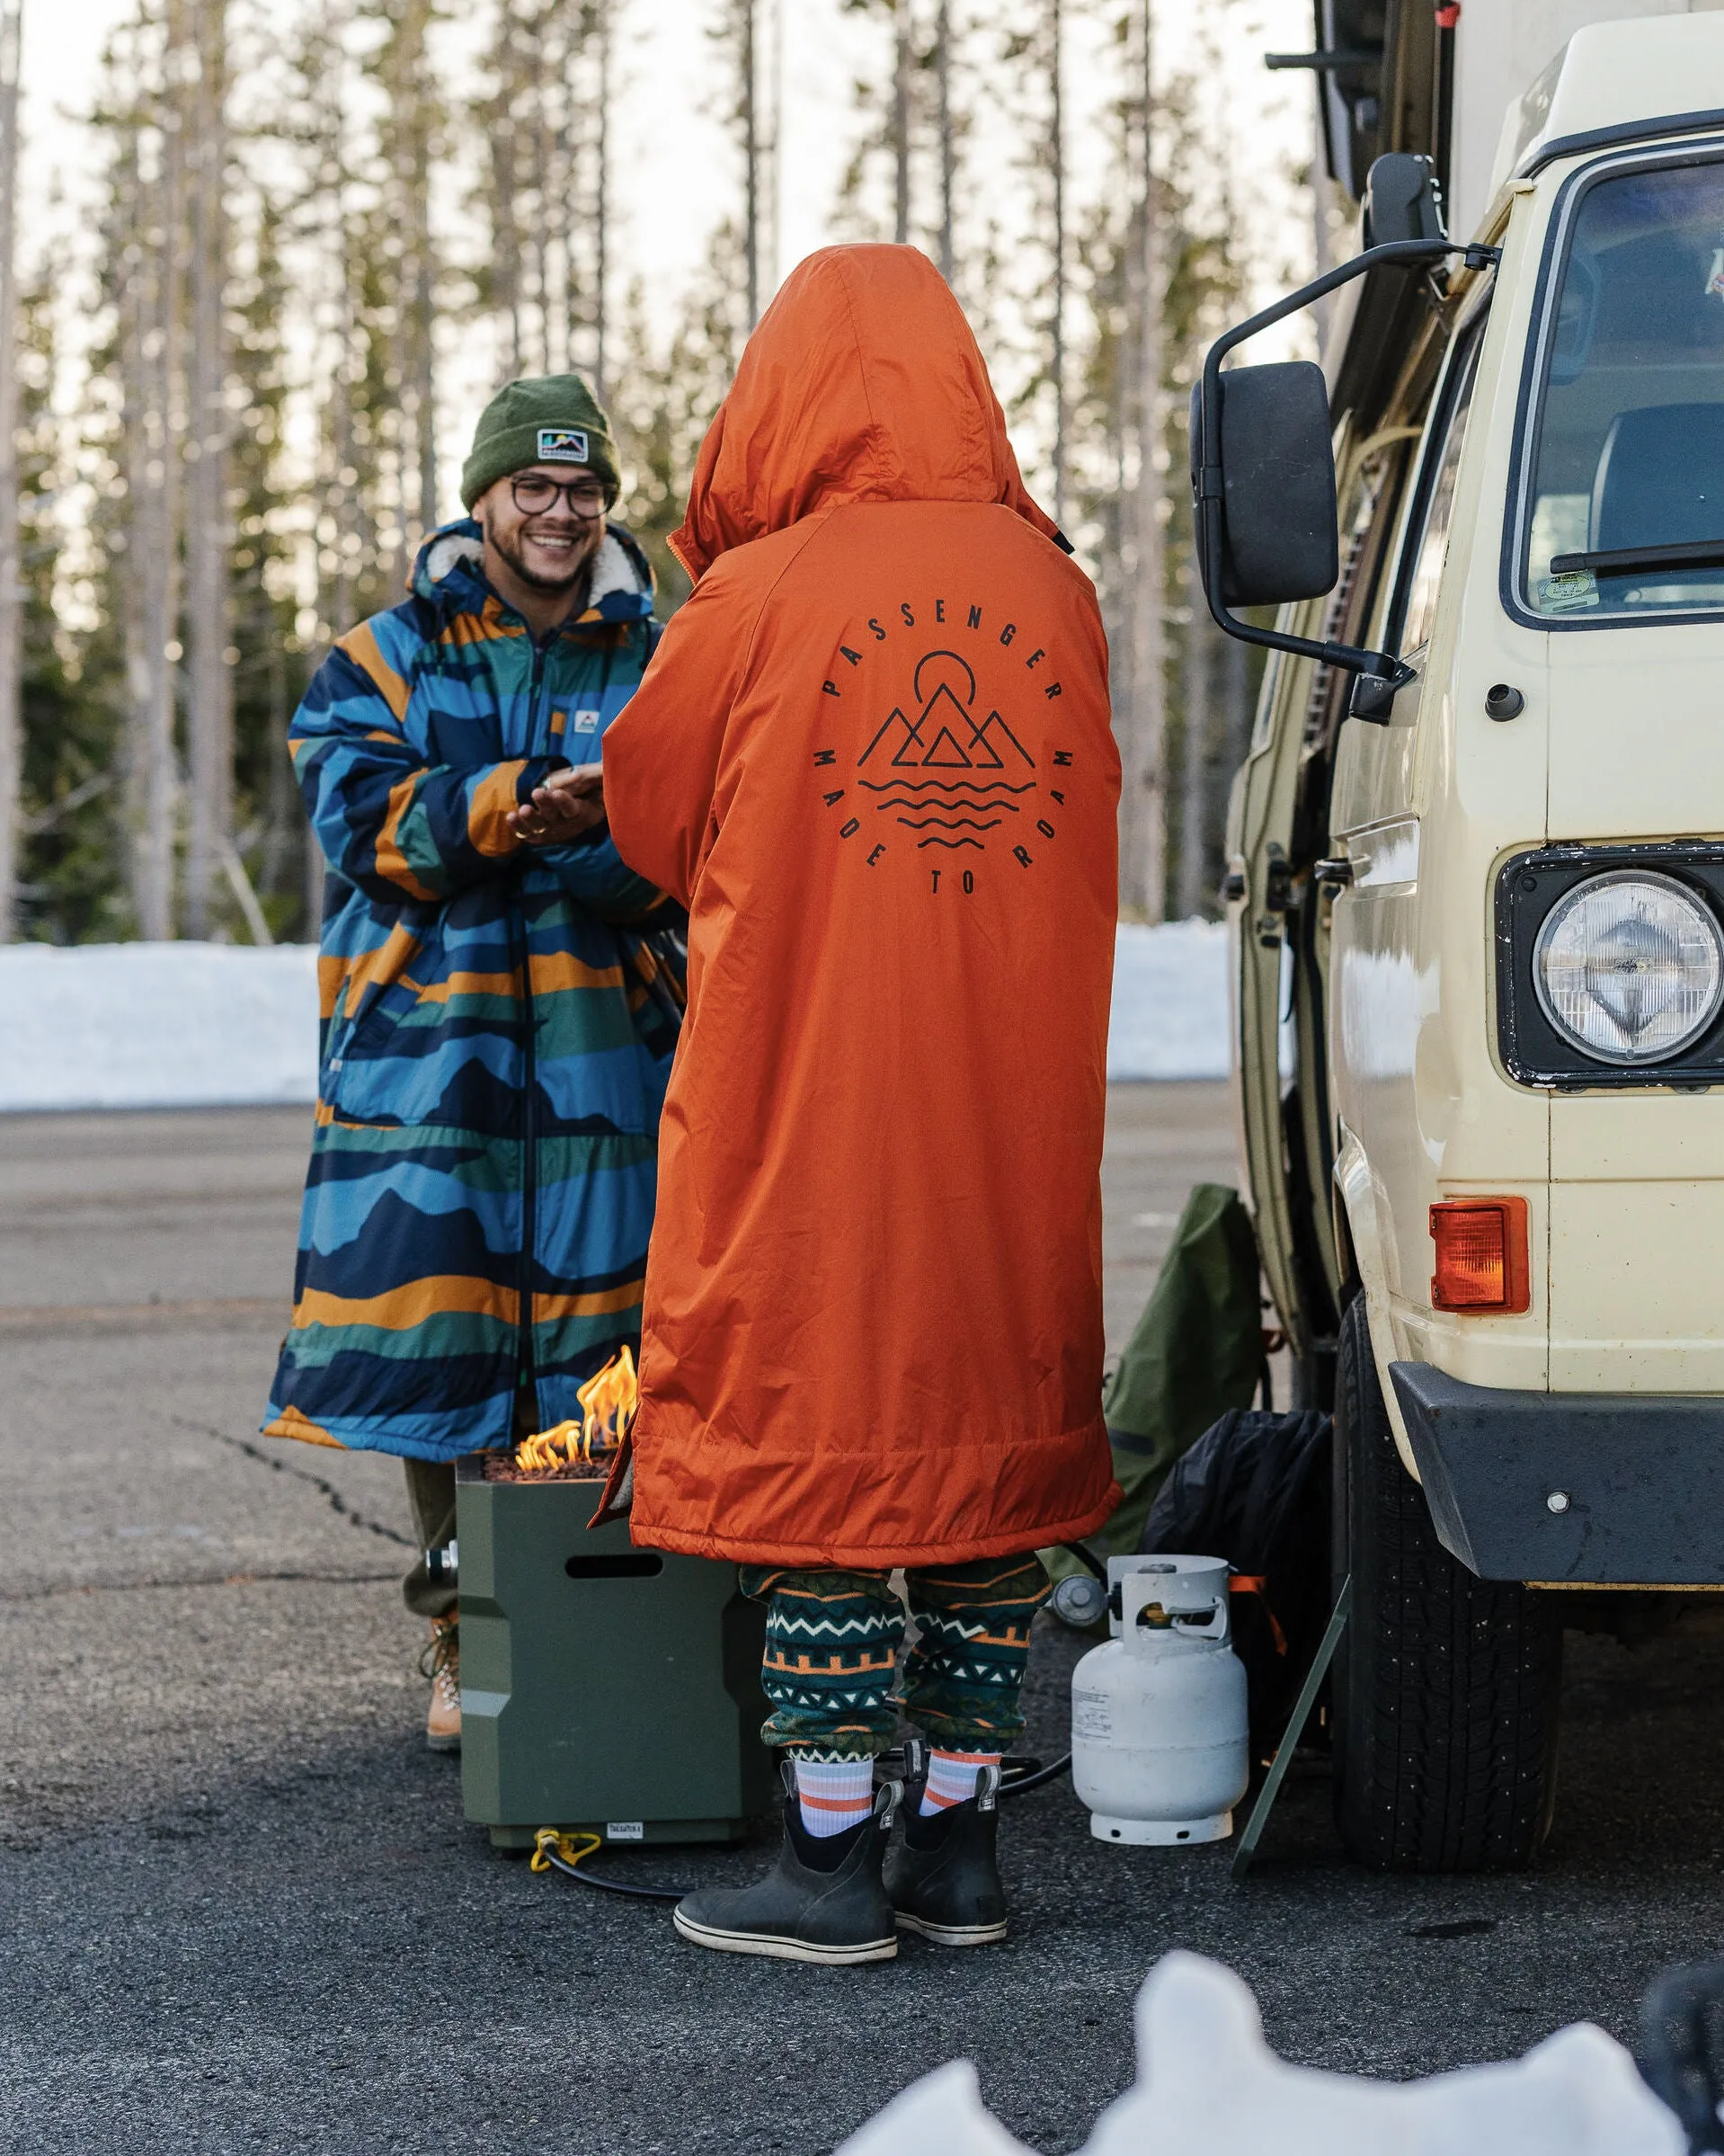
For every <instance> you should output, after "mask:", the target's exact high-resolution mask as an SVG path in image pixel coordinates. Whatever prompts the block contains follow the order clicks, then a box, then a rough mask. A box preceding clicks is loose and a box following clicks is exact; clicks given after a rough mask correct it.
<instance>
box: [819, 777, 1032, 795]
mask: <svg viewBox="0 0 1724 2156" xmlns="http://www.w3.org/2000/svg"><path fill="white" fill-rule="evenodd" d="M857 784H858V786H865V787H866V788H867V789H868V791H869V792H870V793H871V794H889V793H890V792H891V791H892V790H893V788H894V787H896V788H899V789H900V790H902V788H904V787H906V786H911V785H913V786H914V787H915V788H916V790H917V791H918V792H919V793H920V791H921V789H922V788H923V787H925V786H937V787H938V788H940V789H941V791H942V792H944V793H948V794H949V793H951V792H952V791H953V790H954V789H955V788H957V787H960V786H967V787H969V788H971V789H972V791H973V792H975V793H978V794H991V793H996V792H998V793H1004V794H1033V793H1034V792H1035V780H1034V779H1030V780H1026V781H1025V783H1024V784H1023V785H1022V786H1014V785H1012V784H1011V782H1010V780H1006V779H990V780H987V781H986V782H985V783H984V782H983V781H982V780H980V779H916V780H910V779H885V780H873V779H858V780H857Z"/></svg>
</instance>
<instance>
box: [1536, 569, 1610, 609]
mask: <svg viewBox="0 0 1724 2156" xmlns="http://www.w3.org/2000/svg"><path fill="white" fill-rule="evenodd" d="M1539 604H1540V606H1542V608H1543V610H1544V611H1545V612H1546V613H1547V614H1573V613H1577V612H1578V611H1579V610H1580V609H1581V608H1582V607H1583V606H1596V605H1597V604H1598V579H1597V578H1596V577H1595V575H1593V573H1592V571H1591V570H1590V569H1570V570H1568V573H1567V574H1566V575H1562V576H1542V577H1541V578H1540V579H1539Z"/></svg>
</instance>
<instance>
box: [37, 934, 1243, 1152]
mask: <svg viewBox="0 0 1724 2156" xmlns="http://www.w3.org/2000/svg"><path fill="white" fill-rule="evenodd" d="M1226 948H1227V939H1226V935H1225V932H1224V931H1222V929H1220V928H1217V927H1214V926H1212V925H1211V924H1210V923H1209V922H1201V921H1185V922H1177V923H1173V924H1170V925H1169V926H1168V927H1165V928H1153V929H1151V928H1122V929H1121V930H1120V931H1119V951H1118V958H1117V962H1116V967H1115V976H1114V1011H1113V1024H1112V1028H1111V1030H1110V1033H1109V1038H1108V1044H1107V1075H1108V1076H1109V1077H1110V1078H1221V1077H1224V1076H1225V1075H1226V1074H1227V1034H1228V1020H1227V980H1226V956H1225V954H1226ZM316 1085H317V954H316V952H315V949H312V947H311V946H310V945H309V944H297V943H296V944H281V945H279V946H278V947H277V948H276V949H273V950H253V949H246V948H243V947H241V948H235V946H233V945H229V944H219V943H101V944H84V945H82V946H80V947H79V948H77V949H71V950H56V949H51V948H49V946H48V945H46V944H40V943H20V944H13V945H12V946H11V947H9V948H7V949H0V1109H42V1108H214V1107H218V1106H237V1105H247V1104H249V1105H262V1104H267V1103H270V1102H277V1101H280V1102H289V1103H297V1102H300V1101H308V1100H312V1099H314V1098H315V1093H316Z"/></svg>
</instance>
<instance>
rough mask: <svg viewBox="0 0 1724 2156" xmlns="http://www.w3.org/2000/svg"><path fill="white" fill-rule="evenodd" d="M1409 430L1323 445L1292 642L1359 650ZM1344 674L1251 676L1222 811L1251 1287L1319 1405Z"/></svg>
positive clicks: (1301, 663)
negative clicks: (1335, 780)
mask: <svg viewBox="0 0 1724 2156" xmlns="http://www.w3.org/2000/svg"><path fill="white" fill-rule="evenodd" d="M1417 433H1418V429H1417V427H1413V426H1395V427H1389V428H1385V429H1382V430H1381V431H1379V432H1375V433H1373V435H1371V436H1370V437H1369V438H1368V439H1367V440H1365V441H1363V442H1358V443H1356V444H1349V442H1348V441H1347V438H1346V435H1347V430H1346V428H1345V427H1344V428H1343V430H1342V432H1341V436H1340V438H1339V439H1338V440H1337V445H1336V450H1337V454H1336V463H1337V480H1338V502H1339V507H1340V524H1341V534H1342V549H1341V575H1340V581H1339V582H1338V584H1337V586H1336V588H1335V590H1334V592H1331V593H1330V594H1329V597H1327V598H1325V599H1318V600H1308V601H1302V603H1301V604H1299V605H1297V606H1293V607H1289V608H1286V609H1284V610H1283V613H1282V616H1281V618H1280V619H1279V620H1278V622H1277V624H1276V626H1277V627H1278V628H1282V629H1284V630H1285V631H1287V632H1288V633H1290V634H1292V635H1294V636H1302V637H1312V638H1319V639H1321V638H1338V639H1340V640H1341V641H1342V642H1346V643H1355V642H1364V641H1368V640H1369V637H1370V632H1371V628H1372V625H1373V620H1374V617H1375V614H1376V612H1377V605H1376V601H1377V587H1378V585H1379V584H1380V583H1381V581H1382V578H1381V574H1380V573H1381V570H1382V564H1383V562H1384V560H1385V558H1386V557H1387V555H1388V551H1389V545H1390V539H1391V534H1392V530H1393V526H1394V523H1395V521H1396V517H1397V514H1398V512H1399V506H1400V493H1401V489H1402V484H1403V481H1404V478H1405V476H1406V469H1407V464H1408V459H1409V445H1410V443H1411V442H1412V441H1415V440H1416V439H1417ZM1354 679H1355V677H1354V676H1353V675H1352V674H1350V673H1345V672H1342V671H1340V670H1338V669H1337V668H1334V667H1331V666H1329V665H1326V664H1322V663H1320V662H1318V661H1314V660H1311V659H1305V658H1299V657H1296V656H1294V655H1291V654H1288V653H1285V652H1276V653H1275V654H1273V655H1272V656H1271V658H1270V662H1269V664H1268V666H1267V667H1266V670H1265V673H1264V679H1263V689H1262V693H1261V695H1260V697H1259V699H1258V703H1257V725H1256V726H1255V728H1254V730H1253V733H1252V736H1251V746H1250V751H1249V754H1248V755H1247V758H1246V761H1245V762H1244V763H1243V764H1242V765H1241V767H1240V771H1239V772H1238V774H1237V776H1236V777H1235V779H1234V781H1233V790H1232V796H1231V802H1230V806H1229V812H1228V829H1227V853H1228V873H1227V882H1226V884H1225V886H1224V890H1225V895H1226V897H1227V900H1228V925H1229V931H1230V934H1229V952H1230V960H1231V976H1232V993H1233V997H1234V1012H1233V1017H1234V1029H1233V1038H1234V1046H1235V1054H1236V1056H1237V1058H1238V1063H1237V1075H1238V1086H1239V1091H1238V1109H1239V1117H1240V1145H1241V1150H1242V1154H1243V1157H1244V1161H1245V1170H1246V1181H1247V1194H1248V1200H1249V1205H1250V1207H1251V1211H1252V1214H1253V1216H1254V1218H1255V1220H1256V1223H1257V1245H1258V1249H1259V1250H1260V1252H1261V1253H1262V1258H1263V1270H1264V1276H1265V1278H1266V1280H1267V1282H1268V1285H1269V1292H1270V1295H1271V1296H1272V1297H1273V1298H1274V1301H1275V1310H1276V1313H1277V1314H1278V1316H1279V1318H1280V1322H1281V1324H1282V1326H1283V1328H1284V1331H1285V1332H1286V1334H1287V1340H1288V1345H1289V1347H1290V1348H1291V1350H1292V1352H1293V1365H1294V1371H1295V1387H1296V1397H1297V1402H1298V1403H1300V1404H1309V1405H1312V1406H1321V1407H1328V1406H1329V1405H1331V1404H1332V1401H1333V1393H1334V1360H1335V1344H1336V1339H1337V1327H1338V1324H1339V1318H1340V1306H1341V1301H1342V1297H1343V1296H1344V1294H1345V1292H1346V1283H1347V1278H1348V1271H1349V1261H1348V1256H1347V1253H1346V1252H1345V1251H1344V1250H1342V1249H1341V1248H1340V1247H1339V1246H1338V1244H1337V1234H1336V1224H1335V1214H1334V1209H1333V1206H1332V1202H1331V1195H1330V1180H1331V1177H1332V1175H1333V1173H1334V1167H1335V1121H1334V1115H1333V1112H1332V1110H1331V1107H1330V1103H1329V1084H1328V1077H1327V1060H1326V1056H1325V1045H1324V1044H1325V1035H1326V1029H1327V1024H1328V1003H1329V908H1330V905H1331V904H1332V900H1333V890H1332V888H1331V887H1329V886H1325V883H1324V881H1323V877H1322V868H1323V861H1322V854H1323V851H1324V847H1325V843H1326V842H1327V839H1328V834H1329V788H1330V779H1331V775H1332V773H1333V770H1334V762H1335V747H1336V741H1337V735H1338V733H1339V729H1340V727H1341V725H1342V723H1343V722H1344V720H1345V719H1346V716H1347V708H1348V699H1349V698H1350V696H1351V694H1352V690H1353V683H1354Z"/></svg>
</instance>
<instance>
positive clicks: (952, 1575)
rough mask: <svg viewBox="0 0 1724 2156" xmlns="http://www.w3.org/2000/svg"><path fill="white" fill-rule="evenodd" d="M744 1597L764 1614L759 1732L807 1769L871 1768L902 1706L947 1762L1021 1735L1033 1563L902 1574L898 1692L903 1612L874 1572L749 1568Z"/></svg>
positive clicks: (1000, 1560)
mask: <svg viewBox="0 0 1724 2156" xmlns="http://www.w3.org/2000/svg"><path fill="white" fill-rule="evenodd" d="M906 1576H907V1580H908V1583H909V1589H910V1608H911V1615H912V1616H913V1617H915V1619H916V1639H915V1644H913V1645H912V1646H911V1650H910V1653H909V1654H908V1656H907V1657H906V1658H905V1662H904V1677H903V1687H902V1691H899V1690H895V1689H894V1688H893V1675H894V1673H895V1671H896V1668H897V1662H898V1649H899V1647H900V1646H901V1645H902V1643H903V1637H904V1606H903V1604H902V1602H901V1601H900V1600H899V1599H898V1597H897V1596H896V1595H895V1594H894V1593H893V1590H892V1584H891V1576H890V1574H888V1573H886V1572H789V1571H782V1570H779V1569H777V1568H775V1567H772V1566H769V1565H754V1564H745V1565H744V1566H743V1567H742V1592H743V1593H744V1594H745V1595H748V1596H749V1597H750V1598H751V1599H752V1600H754V1601H757V1602H764V1603H765V1604H766V1606H767V1617H766V1663H765V1668H764V1670H763V1672H762V1677H761V1682H762V1684H763V1686H764V1688H765V1690H766V1696H767V1697H768V1698H769V1700H770V1701H771V1703H772V1707H773V1712H772V1715H771V1716H770V1718H769V1721H768V1722H767V1724H766V1726H765V1728H764V1729H763V1730H762V1731H761V1735H762V1736H763V1737H764V1738H765V1740H766V1742H768V1743H769V1744H779V1745H783V1746H785V1747H786V1748H787V1749H788V1750H790V1751H795V1752H797V1753H799V1754H800V1755H801V1756H803V1757H804V1758H805V1759H808V1760H860V1759H873V1758H874V1757H875V1755H876V1754H877V1753H879V1752H883V1751H885V1750H886V1748H887V1747H888V1745H890V1744H891V1742H892V1741H893V1734H894V1733H895V1731H896V1728H897V1723H898V1709H899V1708H900V1707H901V1706H902V1708H903V1710H904V1712H905V1714H906V1715H908V1716H909V1717H910V1719H911V1721H912V1722H913V1723H915V1724H916V1725H917V1727H918V1728H919V1729H920V1730H921V1731H922V1732H923V1733H924V1734H925V1735H926V1736H927V1737H928V1738H929V1741H930V1742H932V1743H934V1744H936V1745H938V1747H939V1748H940V1749H941V1750H942V1751H1009V1750H1010V1749H1011V1746H1012V1744H1013V1742H1015V1741H1016V1739H1017V1738H1018V1734H1019V1733H1020V1732H1021V1731H1022V1729H1023V1726H1024V1717H1023V1715H1022V1714H1021V1713H1020V1712H1019V1711H1018V1692H1019V1690H1020V1688H1022V1685H1023V1681H1024V1665H1025V1663H1026V1661H1027V1660H1028V1657H1029V1629H1030V1622H1031V1620H1032V1618H1033V1617H1035V1612H1036V1611H1037V1609H1039V1608H1041V1606H1042V1604H1043V1602H1044V1601H1045V1600H1046V1599H1047V1596H1048V1592H1049V1581H1048V1577H1047V1574H1046V1573H1045V1572H1044V1571H1043V1570H1042V1567H1041V1565H1040V1564H1038V1563H1037V1562H1036V1560H1035V1557H1034V1556H1022V1557H985V1558H982V1560H980V1561H979V1562H978V1563H976V1564H946V1565H930V1566H927V1567H924V1568H922V1569H920V1570H918V1571H914V1572H910V1573H908V1574H907V1575H906Z"/></svg>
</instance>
